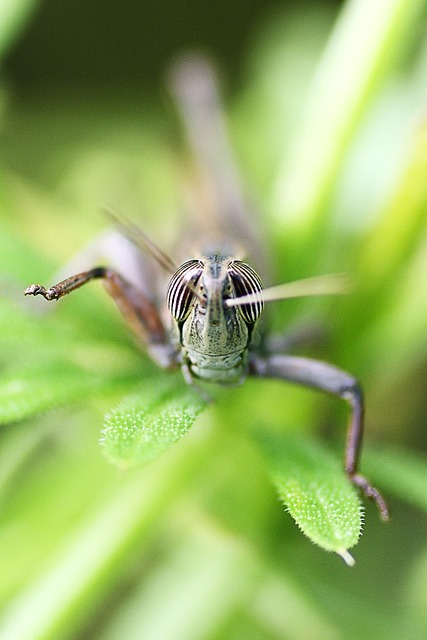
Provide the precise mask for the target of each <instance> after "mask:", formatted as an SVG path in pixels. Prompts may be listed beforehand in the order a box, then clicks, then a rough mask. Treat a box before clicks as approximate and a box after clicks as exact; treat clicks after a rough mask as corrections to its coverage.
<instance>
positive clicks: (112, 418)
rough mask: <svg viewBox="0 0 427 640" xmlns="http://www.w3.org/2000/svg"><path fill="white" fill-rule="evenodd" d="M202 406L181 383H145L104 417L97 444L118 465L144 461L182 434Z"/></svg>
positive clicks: (193, 391)
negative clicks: (99, 444)
mask: <svg viewBox="0 0 427 640" xmlns="http://www.w3.org/2000/svg"><path fill="white" fill-rule="evenodd" d="M204 406H205V402H204V401H203V399H202V398H201V397H200V396H199V395H198V393H197V390H192V389H186V388H184V389H183V388H182V384H181V385H180V386H178V385H176V384H175V385H170V384H169V385H165V384H164V383H162V382H160V381H158V380H156V381H155V382H154V383H146V384H145V385H143V386H141V387H139V389H138V390H137V391H136V392H134V393H132V394H131V395H129V396H126V397H125V398H123V400H121V401H120V404H119V405H118V406H117V407H116V408H115V409H113V410H112V411H111V413H109V414H108V415H107V416H106V417H105V421H104V427H103V430H102V439H101V445H102V447H103V449H104V452H105V454H106V456H107V457H108V458H109V459H110V460H112V461H113V462H114V463H115V464H117V465H118V466H120V467H130V466H134V465H139V464H144V463H146V462H149V461H150V460H154V459H155V458H157V456H159V455H160V454H161V453H163V452H164V451H165V450H167V449H168V448H169V447H170V446H171V445H172V444H174V443H175V442H177V440H179V439H180V438H182V437H183V436H184V435H185V434H186V433H187V431H188V430H189V429H190V427H191V426H192V425H193V424H194V421H195V420H196V418H197V415H198V414H199V413H200V411H201V410H202V408H203V407H204Z"/></svg>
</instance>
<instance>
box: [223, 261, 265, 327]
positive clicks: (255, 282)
mask: <svg viewBox="0 0 427 640" xmlns="http://www.w3.org/2000/svg"><path fill="white" fill-rule="evenodd" d="M229 274H230V278H231V280H232V282H233V285H234V290H235V292H236V298H240V297H241V296H247V295H251V296H252V297H253V301H252V302H248V303H247V304H242V305H238V308H239V309H240V312H241V314H242V315H243V317H244V319H245V321H246V322H247V323H248V324H254V322H256V321H257V320H258V318H259V317H260V315H261V313H262V310H263V308H264V301H263V297H262V290H263V288H264V285H263V283H262V280H261V278H260V277H259V275H258V274H257V272H256V271H254V269H252V267H250V266H249V265H248V264H246V262H240V260H235V261H234V262H232V263H231V264H230V266H229Z"/></svg>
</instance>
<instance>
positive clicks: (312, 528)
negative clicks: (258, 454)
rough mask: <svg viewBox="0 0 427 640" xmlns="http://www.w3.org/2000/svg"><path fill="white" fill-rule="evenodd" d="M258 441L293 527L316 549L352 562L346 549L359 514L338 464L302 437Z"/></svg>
mask: <svg viewBox="0 0 427 640" xmlns="http://www.w3.org/2000/svg"><path fill="white" fill-rule="evenodd" d="M259 439H260V441H261V447H262V449H263V450H264V451H265V454H266V457H267V460H268V463H269V468H270V471H271V473H272V477H273V479H274V483H275V484H276V486H277V489H278V493H279V496H280V498H281V500H283V502H284V504H285V506H286V507H287V509H288V511H289V513H290V514H291V516H292V517H293V518H294V519H295V522H296V523H297V525H298V526H299V527H300V529H301V530H302V531H303V532H304V533H305V534H306V535H307V536H308V537H309V538H310V539H311V540H312V541H313V542H315V543H316V544H318V545H319V546H320V547H322V548H323V549H326V550H327V551H335V552H336V553H338V554H339V555H341V556H343V557H344V558H345V560H346V562H348V563H349V564H352V560H351V556H350V555H349V554H348V553H346V551H347V549H349V548H350V547H353V546H354V545H355V544H356V543H357V541H358V539H359V536H360V533H361V525H362V523H361V515H362V512H361V507H360V503H359V500H358V497H357V494H356V491H355V489H354V488H352V487H351V485H350V484H349V482H348V480H347V479H346V477H345V475H344V473H343V470H342V468H341V466H340V464H339V462H338V460H337V459H336V458H335V457H334V456H333V455H332V454H329V453H328V452H327V451H326V450H324V449H323V448H322V447H320V446H319V445H318V444H316V443H315V441H314V440H309V439H307V438H297V437H295V436H294V437H283V436H281V437H280V438H278V437H276V438H273V437H271V436H270V437H268V436H267V437H266V436H265V435H260V437H259Z"/></svg>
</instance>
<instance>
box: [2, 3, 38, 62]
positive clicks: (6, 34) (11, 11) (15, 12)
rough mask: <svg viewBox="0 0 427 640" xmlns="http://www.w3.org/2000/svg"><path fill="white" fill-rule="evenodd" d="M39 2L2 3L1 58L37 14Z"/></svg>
mask: <svg viewBox="0 0 427 640" xmlns="http://www.w3.org/2000/svg"><path fill="white" fill-rule="evenodd" d="M38 4H39V0H2V2H1V3H0V58H2V57H3V55H4V53H5V52H6V51H7V49H8V48H9V46H10V45H11V44H12V43H13V41H14V40H15V39H16V37H17V36H18V35H19V33H20V32H21V30H22V29H23V28H24V27H25V25H26V24H27V22H28V21H29V20H30V18H31V17H32V15H33V13H34V12H35V10H36V8H37V5H38Z"/></svg>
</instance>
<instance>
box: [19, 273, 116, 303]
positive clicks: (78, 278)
mask: <svg viewBox="0 0 427 640" xmlns="http://www.w3.org/2000/svg"><path fill="white" fill-rule="evenodd" d="M107 271H108V270H107V269H106V268H105V267H94V268H93V269H90V270H89V271H82V272H81V273H77V274H76V275H74V276H70V277H69V278H65V280H61V282H58V284H54V285H53V286H52V287H50V288H49V289H46V288H45V287H43V286H42V285H41V284H31V285H30V286H29V287H27V288H26V289H25V291H24V295H26V296H43V298H45V299H46V300H59V298H62V297H63V296H65V295H67V293H71V292H72V291H74V290H75V289H78V288H79V287H81V286H82V285H84V284H86V282H89V281H90V280H94V279H95V278H105V277H107V275H106V274H107Z"/></svg>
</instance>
